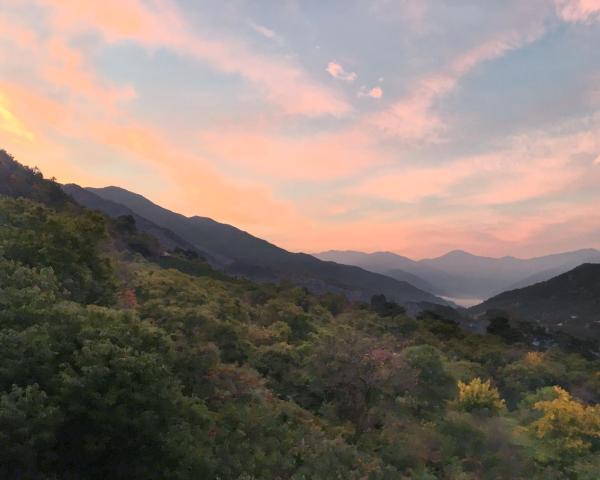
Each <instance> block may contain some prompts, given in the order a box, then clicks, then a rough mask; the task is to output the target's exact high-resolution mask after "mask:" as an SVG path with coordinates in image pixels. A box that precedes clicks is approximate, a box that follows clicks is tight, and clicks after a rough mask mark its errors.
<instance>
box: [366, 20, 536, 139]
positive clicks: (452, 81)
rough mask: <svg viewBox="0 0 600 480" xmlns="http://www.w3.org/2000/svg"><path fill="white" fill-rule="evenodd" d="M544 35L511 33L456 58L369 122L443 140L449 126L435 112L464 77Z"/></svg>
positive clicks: (390, 131)
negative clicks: (484, 64)
mask: <svg viewBox="0 0 600 480" xmlns="http://www.w3.org/2000/svg"><path fill="white" fill-rule="evenodd" d="M540 34H541V30H533V31H531V32H528V33H527V34H525V35H523V34H520V33H517V32H509V33H506V34H502V35H499V36H497V37H494V38H491V39H489V40H487V41H485V42H483V43H482V44H481V45H479V46H477V47H474V48H472V49H470V50H468V51H467V52H465V53H463V54H461V55H458V56H457V57H455V58H454V59H453V60H452V61H451V62H450V63H449V65H448V66H447V67H446V68H444V69H442V70H441V71H439V72H436V73H433V74H430V75H428V76H425V77H423V78H421V79H420V80H419V81H418V82H417V83H416V85H415V86H414V87H413V88H412V92H411V93H410V94H409V95H407V96H406V97H405V98H403V99H401V100H399V101H397V102H395V103H394V104H393V105H392V106H391V107H390V108H388V109H387V110H385V111H383V112H379V113H376V114H374V115H372V116H371V118H369V119H368V122H369V123H370V124H371V125H373V126H375V127H377V128H378V129H380V130H381V131H383V132H384V133H385V134H387V135H390V136H394V137H397V138H399V139H401V140H406V141H416V142H420V141H426V142H436V141H439V140H440V139H441V136H442V134H443V133H444V131H445V130H446V125H445V123H444V121H443V119H442V118H441V117H440V115H439V114H438V113H437V112H436V111H435V108H434V107H435V103H436V102H437V101H438V100H440V99H441V98H443V97H444V96H446V95H448V94H450V93H452V92H453V91H454V90H456V88H457V87H458V84H459V82H460V80H461V78H462V77H464V76H465V75H466V74H468V73H469V72H470V71H471V70H473V69H474V68H475V67H476V66H477V65H479V64H480V63H482V62H485V61H488V60H492V59H494V58H499V57H501V56H503V55H504V54H506V53H507V52H508V51H510V50H513V49H515V48H517V47H519V46H520V45H522V44H524V43H528V42H531V41H533V40H534V39H536V38H538V37H539V35H540Z"/></svg>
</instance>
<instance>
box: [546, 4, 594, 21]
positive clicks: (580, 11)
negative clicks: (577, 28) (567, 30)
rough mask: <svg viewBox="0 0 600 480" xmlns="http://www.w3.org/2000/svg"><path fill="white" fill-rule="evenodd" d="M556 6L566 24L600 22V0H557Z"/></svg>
mask: <svg viewBox="0 0 600 480" xmlns="http://www.w3.org/2000/svg"><path fill="white" fill-rule="evenodd" d="M554 4H555V6H556V12H557V14H558V16H559V17H560V18H562V19H563V20H564V21H565V22H584V23H586V22H593V21H600V0H555V1H554Z"/></svg>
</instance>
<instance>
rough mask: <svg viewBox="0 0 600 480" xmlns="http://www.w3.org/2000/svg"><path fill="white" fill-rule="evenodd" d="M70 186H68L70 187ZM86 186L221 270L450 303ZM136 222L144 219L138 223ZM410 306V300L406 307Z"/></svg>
mask: <svg viewBox="0 0 600 480" xmlns="http://www.w3.org/2000/svg"><path fill="white" fill-rule="evenodd" d="M71 188H72V187H71ZM84 190H86V191H87V192H89V193H91V194H93V195H95V196H96V197H99V198H101V199H103V200H108V201H110V202H113V203H117V204H120V205H123V206H124V207H126V208H128V209H129V210H130V211H132V212H134V213H135V214H136V215H138V216H139V217H141V218H143V219H145V220H148V221H149V222H151V224H153V225H157V226H158V227H161V228H164V229H167V230H169V231H171V232H173V233H174V234H175V235H176V236H178V237H179V238H181V239H183V240H184V241H186V242H188V243H189V244H191V245H193V246H194V248H196V249H197V250H200V251H202V252H206V253H207V254H208V256H209V258H212V259H217V261H216V262H215V263H216V264H217V267H218V268H220V269H221V270H222V271H224V272H225V273H228V274H230V275H235V276H242V277H245V278H249V279H252V280H257V281H281V280H288V281H290V282H292V283H295V284H298V285H301V286H304V287H306V288H308V289H310V290H312V291H317V292H318V291H334V292H338V293H343V294H345V295H347V296H348V297H349V298H351V299H355V300H361V301H365V300H369V299H370V297H371V296H372V295H376V294H380V293H382V294H384V295H386V296H387V297H388V298H390V299H391V300H394V301H397V302H399V303H402V304H405V305H413V304H418V303H421V302H422V303H424V304H438V305H452V304H451V302H448V301H446V300H444V299H441V298H439V297H437V296H435V295H433V294H431V293H429V292H427V291H425V290H422V289H419V288H417V287H415V286H413V285H412V284H410V283H408V282H406V281H402V280H397V279H394V278H390V277H386V276H384V275H380V274H377V273H374V272H370V271H367V270H364V269H361V268H359V267H355V266H348V265H341V264H337V263H334V262H324V261H322V260H319V259H317V258H315V257H313V256H311V255H309V254H305V253H292V252H288V251H286V250H284V249H282V248H281V247H278V246H277V245H274V244H272V243H270V242H268V241H266V240H264V239H261V238H258V237H255V236H253V235H251V234H250V233H248V232H245V231H243V230H241V229H238V228H237V227H234V226H232V225H228V224H224V223H220V222H218V221H216V220H213V219H211V218H208V217H202V216H198V215H194V216H190V217H187V216H185V215H182V214H180V213H177V212H172V211H170V210H168V209H166V208H164V207H162V206H160V205H158V204H156V203H154V202H152V201H151V200H149V199H147V198H145V197H143V196H142V195H140V194H137V193H135V192H129V191H128V190H126V189H123V188H121V187H115V186H111V187H104V188H85V189H84ZM82 201H85V202H87V205H85V206H88V207H91V208H93V207H96V208H99V209H100V210H103V209H104V210H106V211H105V213H107V214H109V215H110V214H111V213H110V211H108V210H107V207H106V205H105V204H102V203H101V202H95V205H93V204H92V203H94V202H92V201H91V200H90V199H89V198H87V199H83V198H82ZM142 227H144V225H143V224H142ZM411 308H414V305H413V306H412V307H411Z"/></svg>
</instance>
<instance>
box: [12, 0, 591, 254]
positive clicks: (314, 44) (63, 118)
mask: <svg viewBox="0 0 600 480" xmlns="http://www.w3.org/2000/svg"><path fill="white" fill-rule="evenodd" d="M0 148H4V149H5V150H7V151H8V152H9V153H11V154H12V155H13V156H15V158H16V159H17V160H19V161H21V162H22V163H25V164H27V165H30V166H34V165H35V166H38V167H39V168H40V169H41V170H42V171H43V172H44V173H45V174H46V176H50V177H56V178H57V179H58V180H59V181H61V182H65V183H66V182H75V183H78V184H80V185H84V186H106V185H118V186H121V187H123V188H127V189H129V190H133V191H135V192H138V193H140V194H142V195H144V196H146V197H148V198H150V199H151V200H153V201H155V202H156V203H159V204H161V205H163V206H165V207H167V208H169V209H172V210H175V211H178V212H181V213H184V214H186V215H201V216H208V217H212V218H214V219H215V220H218V221H221V222H225V223H229V224H233V225H235V226H237V227H239V228H242V229H244V230H247V231H249V232H251V233H252V234H255V235H257V236H260V237H262V238H265V239H267V240H269V241H271V242H274V243H276V244H278V245H280V246H282V247H284V248H287V249H289V250H292V251H306V252H314V251H321V250H328V249H353V250H363V251H379V250H387V251H393V252H396V253H399V254H403V255H408V256H412V257H416V258H422V257H430V256H435V255H439V254H443V253H445V252H446V251H448V250H452V249H457V248H460V249H463V250H468V251H471V252H473V253H477V254H483V255H492V256H502V255H517V256H524V257H529V256H536V255H542V254H547V253H553V252H558V251H564V250H572V249H578V248H584V247H600V0H527V1H523V0H472V1H467V0H446V1H437V0H395V1H393V0H370V1H369V0H328V1H323V0H254V1H253V0H101V1H97V0H90V1H81V0H1V1H0Z"/></svg>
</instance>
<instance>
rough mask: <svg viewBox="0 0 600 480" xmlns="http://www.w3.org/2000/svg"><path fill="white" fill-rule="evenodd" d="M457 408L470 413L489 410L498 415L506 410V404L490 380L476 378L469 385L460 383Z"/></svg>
mask: <svg viewBox="0 0 600 480" xmlns="http://www.w3.org/2000/svg"><path fill="white" fill-rule="evenodd" d="M457 406H458V408H460V409H461V410H466V411H468V412H471V411H474V410H487V411H489V412H490V413H497V412H499V411H501V410H503V409H504V408H505V403H504V400H502V398H500V394H499V393H498V389H496V388H495V387H494V386H492V384H491V382H490V381H489V380H486V381H483V380H481V378H474V379H473V380H471V381H470V382H469V383H463V382H458V400H457Z"/></svg>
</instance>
